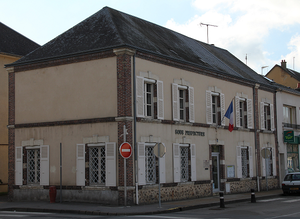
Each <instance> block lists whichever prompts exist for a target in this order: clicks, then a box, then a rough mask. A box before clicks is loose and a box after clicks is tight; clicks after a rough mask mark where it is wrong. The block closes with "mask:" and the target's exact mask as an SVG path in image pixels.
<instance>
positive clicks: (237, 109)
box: [234, 96, 241, 128]
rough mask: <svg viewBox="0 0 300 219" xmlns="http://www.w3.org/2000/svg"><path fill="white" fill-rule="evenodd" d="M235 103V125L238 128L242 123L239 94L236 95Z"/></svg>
mask: <svg viewBox="0 0 300 219" xmlns="http://www.w3.org/2000/svg"><path fill="white" fill-rule="evenodd" d="M234 103H235V126H236V127H237V128H238V127H240V126H241V124H240V98H239V97H238V96H235V98H234Z"/></svg>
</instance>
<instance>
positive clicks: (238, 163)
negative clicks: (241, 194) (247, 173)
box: [236, 146, 243, 178]
mask: <svg viewBox="0 0 300 219" xmlns="http://www.w3.org/2000/svg"><path fill="white" fill-rule="evenodd" d="M236 167H237V168H236V172H237V177H238V178H243V174H242V154H241V146H237V147H236Z"/></svg>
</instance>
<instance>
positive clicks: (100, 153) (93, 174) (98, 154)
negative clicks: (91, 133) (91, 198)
mask: <svg viewBox="0 0 300 219" xmlns="http://www.w3.org/2000/svg"><path fill="white" fill-rule="evenodd" d="M89 158H90V163H89V173H90V185H105V179H106V166H105V164H106V161H105V147H104V146H102V147H90V148H89Z"/></svg>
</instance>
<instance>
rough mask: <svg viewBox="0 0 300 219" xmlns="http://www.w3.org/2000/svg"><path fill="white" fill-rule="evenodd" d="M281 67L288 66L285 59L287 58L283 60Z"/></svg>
mask: <svg viewBox="0 0 300 219" xmlns="http://www.w3.org/2000/svg"><path fill="white" fill-rule="evenodd" d="M281 67H282V68H286V61H285V60H282V61H281Z"/></svg>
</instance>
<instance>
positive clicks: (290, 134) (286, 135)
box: [283, 131, 295, 143]
mask: <svg viewBox="0 0 300 219" xmlns="http://www.w3.org/2000/svg"><path fill="white" fill-rule="evenodd" d="M294 141H295V136H294V131H284V132H283V142H287V143H294Z"/></svg>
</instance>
